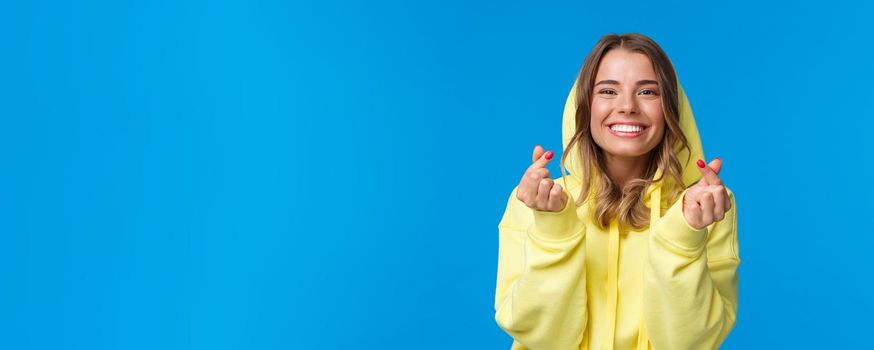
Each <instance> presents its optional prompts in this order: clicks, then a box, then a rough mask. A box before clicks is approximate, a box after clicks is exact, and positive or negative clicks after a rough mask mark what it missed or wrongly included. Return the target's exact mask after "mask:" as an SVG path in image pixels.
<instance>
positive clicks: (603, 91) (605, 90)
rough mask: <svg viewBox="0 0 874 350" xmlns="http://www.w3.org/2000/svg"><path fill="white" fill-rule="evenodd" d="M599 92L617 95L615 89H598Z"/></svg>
mask: <svg viewBox="0 0 874 350" xmlns="http://www.w3.org/2000/svg"><path fill="white" fill-rule="evenodd" d="M598 93H599V94H605V95H616V91H613V89H604V90H601V91H598Z"/></svg>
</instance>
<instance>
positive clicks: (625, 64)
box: [590, 49, 665, 158]
mask: <svg viewBox="0 0 874 350" xmlns="http://www.w3.org/2000/svg"><path fill="white" fill-rule="evenodd" d="M591 101H592V109H591V112H592V118H591V121H590V123H591V125H590V127H591V131H592V138H593V139H594V140H595V143H597V144H598V146H600V147H601V148H602V149H603V150H604V152H605V153H606V154H607V156H608V158H611V157H612V158H616V157H621V158H639V157H641V156H645V155H647V154H648V153H649V152H650V151H651V150H652V149H653V148H655V147H656V146H657V145H658V144H659V141H661V139H662V137H663V135H664V133H665V117H664V110H663V109H662V98H661V91H660V89H659V83H658V79H657V77H656V73H655V71H654V70H653V67H652V62H651V61H650V59H649V58H648V57H647V56H646V55H644V54H642V53H636V52H631V51H628V50H625V49H614V50H610V51H608V52H607V53H606V54H604V57H603V58H602V59H601V63H600V65H599V66H598V70H597V74H596V75H595V85H594V87H593V89H592V100H591Z"/></svg>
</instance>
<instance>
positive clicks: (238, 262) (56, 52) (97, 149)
mask: <svg viewBox="0 0 874 350" xmlns="http://www.w3.org/2000/svg"><path fill="white" fill-rule="evenodd" d="M871 14H872V11H871V9H870V8H857V7H854V6H851V5H848V4H844V3H841V2H835V1H830V2H828V4H827V5H825V6H824V5H816V6H813V5H810V6H807V7H804V6H802V5H798V4H793V5H792V6H791V8H790V7H789V6H783V5H779V6H776V5H774V6H771V5H767V4H766V3H765V2H747V3H729V2H717V3H714V4H711V5H704V4H700V3H693V2H688V3H681V2H661V3H654V2H640V3H633V2H624V3H616V2H593V3H582V2H573V3H553V4H548V5H534V4H531V3H529V2H521V1H520V2H507V1H502V2H492V3H477V4H470V3H467V2H464V1H449V2H433V3H420V4H415V5H413V4H409V3H407V2H402V1H396V2H353V1H322V2H318V3H315V2H312V3H286V2H279V1H261V0H255V1H244V0H232V1H219V2H212V1H202V0H188V1H181V2H180V1H127V2H119V1H79V2H72V1H71V2H64V1H39V0H37V1H24V2H8V3H4V4H3V5H2V9H0V37H2V43H3V45H2V47H3V52H2V55H0V82H2V83H0V120H2V124H0V162H2V174H0V347H2V348H9V349H12V348H32V349H121V348H124V349H137V348H143V349H158V348H162V349H172V348H191V349H280V348H308V349H351V348H362V349H377V348H379V349H447V348H452V349H456V348H458V349H507V348H509V345H510V343H511V339H510V338H509V337H508V336H507V335H506V334H504V333H503V332H502V331H501V330H500V328H498V326H497V325H496V324H495V322H494V319H493V317H494V306H493V302H494V300H493V298H494V288H495V277H496V268H497V252H498V245H497V244H498V241H497V223H498V221H499V219H500V216H501V214H502V212H503V209H504V206H505V204H506V201H507V199H508V196H509V194H510V191H511V190H512V188H513V187H514V186H515V184H516V182H517V181H518V179H519V177H520V176H521V174H522V172H523V171H524V169H525V168H526V167H527V166H528V164H529V162H530V153H531V148H532V147H533V146H534V144H542V145H544V146H545V147H547V148H548V149H554V150H558V149H560V147H561V131H560V130H561V128H560V122H561V112H562V108H563V105H564V100H565V97H566V96H567V92H568V89H569V88H570V86H571V84H572V82H573V80H574V78H575V75H576V73H577V71H578V69H579V68H580V65H581V64H582V62H583V59H584V58H585V56H586V54H587V53H588V51H589V50H590V49H591V48H592V47H593V46H594V44H595V42H596V41H597V40H598V38H600V37H601V36H602V35H604V34H606V33H611V32H617V33H626V32H641V33H644V34H646V35H649V36H650V37H652V38H653V39H655V40H656V41H657V42H658V43H659V44H660V45H661V46H662V47H663V48H664V49H665V51H666V52H667V53H668V55H669V56H670V57H671V60H672V61H673V63H674V65H675V66H676V69H677V71H678V73H679V77H680V79H681V82H682V83H683V85H684V87H685V89H686V91H687V93H688V94H689V96H690V101H691V103H692V107H693V109H694V111H695V113H696V116H697V119H698V123H699V124H698V125H699V128H700V130H701V134H702V137H703V139H704V147H705V151H706V154H707V156H708V158H711V157H717V156H718V157H720V158H722V159H723V160H724V162H725V165H724V173H723V179H724V180H725V181H726V183H727V185H728V186H729V187H730V188H731V189H732V190H733V191H734V192H735V194H736V196H737V200H738V210H739V211H740V214H739V226H740V227H739V237H740V238H739V239H740V254H741V260H742V264H741V268H740V291H741V294H740V298H741V301H740V311H739V318H740V319H739V321H738V323H737V327H736V328H735V330H734V331H733V332H732V334H731V335H730V337H729V338H728V340H727V343H726V346H725V347H724V348H726V349H747V348H826V347H829V348H842V347H854V346H870V344H868V343H866V342H865V337H864V336H863V334H864V333H865V332H869V331H870V329H869V328H870V315H871V313H872V311H874V302H872V300H871V298H870V295H871V287H872V284H874V278H872V274H871V272H870V270H869V268H870V266H871V263H870V261H871V260H870V257H871V254H870V248H869V247H870V246H871V244H872V243H874V237H872V235H871V233H872V232H871V213H872V209H874V208H872V205H871V197H872V194H874V193H872V186H871V185H870V181H871V175H870V172H869V170H870V163H869V162H870V153H871V151H872V143H871V139H872V138H871V137H870V136H869V135H867V133H868V126H869V124H870V120H871V117H872V112H871V108H870V102H871V96H872V81H874V71H872V65H871V54H872V52H874V40H872V37H871V35H872V34H874V27H872V26H871V21H870V18H869V17H871ZM554 163H555V162H554ZM551 170H553V173H557V172H558V169H557V167H555V164H552V169H551Z"/></svg>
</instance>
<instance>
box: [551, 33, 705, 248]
mask: <svg viewBox="0 0 874 350" xmlns="http://www.w3.org/2000/svg"><path fill="white" fill-rule="evenodd" d="M614 49H623V50H628V51H630V52H636V53H642V54H644V55H646V56H647V57H649V59H650V61H651V62H652V65H653V69H654V70H655V73H656V79H657V80H658V82H659V86H660V87H661V103H662V110H663V111H664V116H665V118H664V119H665V123H666V124H667V125H666V126H667V127H666V128H665V133H664V136H663V137H662V140H661V141H660V142H659V144H658V145H656V147H655V148H653V150H652V151H651V152H650V153H649V157H648V160H647V166H646V171H645V174H644V175H643V178H640V179H632V180H630V181H629V182H628V183H627V184H626V186H625V188H619V185H617V184H616V183H614V182H613V181H612V180H611V179H610V177H609V176H607V171H606V169H607V167H606V162H605V156H604V150H603V149H602V148H601V147H600V146H598V144H597V143H595V140H594V139H593V138H592V133H591V129H590V124H589V123H590V121H591V119H592V114H591V106H592V105H591V103H592V91H593V86H594V84H595V75H596V73H597V69H598V66H599V65H600V63H601V59H602V58H603V57H604V55H605V54H606V53H607V52H608V51H610V50H614ZM577 79H578V80H577V81H578V88H577V94H576V97H575V98H576V102H577V111H576V116H575V123H576V131H575V132H574V135H573V137H572V138H571V139H570V141H569V142H568V145H567V148H566V149H565V152H562V159H561V163H560V165H561V170H562V174H565V173H566V172H565V162H566V161H567V157H568V155H570V154H571V152H568V150H571V149H573V147H578V148H579V153H578V154H579V156H580V158H579V159H578V164H581V165H582V169H581V171H582V178H583V183H582V188H581V189H580V194H579V196H577V199H576V205H577V206H580V205H582V204H583V203H584V202H585V201H586V200H594V205H593V206H592V215H593V217H594V218H595V220H594V221H595V223H596V224H597V225H598V226H599V227H600V228H602V229H606V228H607V226H608V225H609V224H610V221H612V220H613V219H614V218H618V221H619V224H620V225H621V226H624V227H632V228H633V229H634V230H638V231H639V230H642V229H643V228H645V227H647V226H649V209H648V208H647V207H646V205H645V203H644V201H643V199H644V196H645V193H646V192H645V191H646V189H647V188H648V187H649V186H650V185H652V184H653V183H657V182H659V181H661V182H662V187H663V188H665V189H667V198H668V203H673V202H674V201H675V200H676V198H677V196H678V195H679V194H680V193H681V192H682V191H683V190H684V187H683V185H682V184H683V167H682V166H681V165H680V162H679V160H678V159H677V154H679V153H680V151H682V150H683V149H686V150H688V149H689V142H688V140H687V139H686V136H685V135H683V131H682V129H681V128H680V112H679V103H678V98H679V97H678V94H679V92H678V87H677V74H676V72H675V71H674V66H673V65H672V64H671V61H670V60H669V59H668V56H667V55H666V54H665V52H664V51H662V49H661V47H659V46H658V44H656V43H655V42H654V41H653V40H652V39H650V38H648V37H646V36H644V35H640V34H625V35H621V36H620V35H615V34H609V35H605V36H604V37H602V38H601V40H599V41H598V43H597V44H596V45H595V48H594V49H592V51H591V52H590V53H589V56H588V57H587V58H586V60H585V62H584V63H583V67H582V68H581V69H580V74H579V77H578V78H577ZM686 161H687V162H688V160H686ZM657 169H662V173H661V176H659V178H658V179H653V177H654V176H655V174H656V170H657ZM678 184H679V185H678Z"/></svg>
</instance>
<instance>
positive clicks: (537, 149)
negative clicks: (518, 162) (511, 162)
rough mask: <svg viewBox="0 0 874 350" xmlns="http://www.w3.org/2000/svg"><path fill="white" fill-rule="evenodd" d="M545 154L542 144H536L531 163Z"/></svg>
mask: <svg viewBox="0 0 874 350" xmlns="http://www.w3.org/2000/svg"><path fill="white" fill-rule="evenodd" d="M542 155H543V147H540V145H537V146H534V153H533V154H532V155H531V163H534V162H536V161H537V160H538V159H540V156H542Z"/></svg>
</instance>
